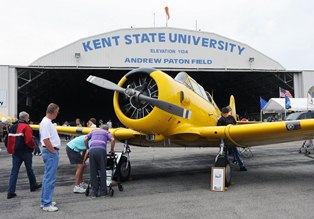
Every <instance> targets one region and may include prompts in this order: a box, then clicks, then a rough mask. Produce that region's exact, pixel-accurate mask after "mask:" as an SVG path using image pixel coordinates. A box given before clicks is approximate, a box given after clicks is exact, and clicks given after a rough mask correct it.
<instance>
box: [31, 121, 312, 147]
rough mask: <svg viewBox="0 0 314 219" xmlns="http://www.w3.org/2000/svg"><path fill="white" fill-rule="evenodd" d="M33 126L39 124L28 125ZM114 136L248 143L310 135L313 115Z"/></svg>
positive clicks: (167, 142)
mask: <svg viewBox="0 0 314 219" xmlns="http://www.w3.org/2000/svg"><path fill="white" fill-rule="evenodd" d="M31 127H32V128H33V129H35V130H38V129H39V125H31ZM56 129H57V131H58V133H59V134H73V135H81V134H88V133H89V132H91V131H92V130H93V128H87V127H65V126H56ZM109 131H110V132H111V134H112V135H113V136H114V138H115V139H117V140H119V141H121V142H123V141H125V140H128V142H129V144H131V145H136V146H151V147H218V146H219V143H220V139H224V141H225V144H226V145H228V146H236V147H251V146H260V145H267V144H275V143H284V142H290V141H299V140H305V139H313V138H314V119H308V120H297V121H284V122H265V123H257V124H243V125H228V126H206V127H189V128H187V127H180V128H179V129H178V130H176V132H175V133H172V134H171V135H169V136H159V135H155V136H153V138H151V136H152V135H147V134H145V133H141V132H138V131H135V130H132V129H128V128H112V129H110V130H109Z"/></svg>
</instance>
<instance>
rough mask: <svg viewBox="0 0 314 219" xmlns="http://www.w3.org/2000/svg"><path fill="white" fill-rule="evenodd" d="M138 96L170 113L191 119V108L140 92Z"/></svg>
mask: <svg viewBox="0 0 314 219" xmlns="http://www.w3.org/2000/svg"><path fill="white" fill-rule="evenodd" d="M138 98H139V99H140V100H144V101H146V102H148V103H150V104H152V105H154V106H156V107H158V108H160V109H162V110H164V111H166V112H168V113H171V114H174V115H176V116H180V117H182V118H185V119H190V118H191V115H192V112H191V111H190V110H187V109H184V108H182V107H180V106H177V105H175V104H172V103H169V102H166V101H163V100H158V99H155V98H151V97H148V96H145V95H143V94H140V95H139V96H138Z"/></svg>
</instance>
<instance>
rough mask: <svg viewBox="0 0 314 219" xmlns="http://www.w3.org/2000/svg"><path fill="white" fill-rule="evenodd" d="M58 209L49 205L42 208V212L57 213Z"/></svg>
mask: <svg viewBox="0 0 314 219" xmlns="http://www.w3.org/2000/svg"><path fill="white" fill-rule="evenodd" d="M58 210H59V209H58V208H57V207H56V206H53V205H50V206H48V207H43V211H48V212H55V211H58Z"/></svg>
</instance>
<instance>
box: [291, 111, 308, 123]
mask: <svg viewBox="0 0 314 219" xmlns="http://www.w3.org/2000/svg"><path fill="white" fill-rule="evenodd" d="M301 119H314V111H303V112H297V113H291V114H290V115H288V116H287V118H286V120H287V121H289V120H301Z"/></svg>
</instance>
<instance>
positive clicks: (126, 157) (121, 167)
mask: <svg viewBox="0 0 314 219" xmlns="http://www.w3.org/2000/svg"><path fill="white" fill-rule="evenodd" d="M130 152H131V149H130V146H129V144H128V141H127V140H126V141H125V142H124V148H123V151H122V153H121V156H120V157H119V158H118V160H117V163H118V165H117V171H116V175H117V178H118V181H121V182H124V181H126V180H128V179H129V177H130V175H131V163H130Z"/></svg>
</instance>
